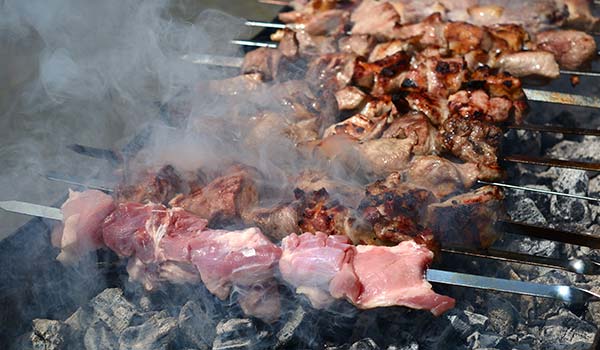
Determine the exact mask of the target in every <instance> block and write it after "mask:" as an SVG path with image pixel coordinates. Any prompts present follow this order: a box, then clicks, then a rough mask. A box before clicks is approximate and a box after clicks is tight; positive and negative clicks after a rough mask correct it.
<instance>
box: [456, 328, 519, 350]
mask: <svg viewBox="0 0 600 350" xmlns="http://www.w3.org/2000/svg"><path fill="white" fill-rule="evenodd" d="M467 343H468V344H469V349H480V350H482V349H486V348H493V349H498V350H504V349H506V350H508V349H510V348H511V346H510V343H509V342H508V341H507V340H506V339H504V338H503V337H501V336H499V335H497V334H494V333H485V332H484V333H480V332H475V333H473V334H471V335H470V336H469V337H468V338H467Z"/></svg>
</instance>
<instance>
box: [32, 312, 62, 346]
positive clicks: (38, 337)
mask: <svg viewBox="0 0 600 350" xmlns="http://www.w3.org/2000/svg"><path fill="white" fill-rule="evenodd" d="M32 323H33V332H32V333H31V338H30V339H31V344H32V345H33V349H35V350H38V349H39V350H55V349H56V350H59V349H67V348H69V346H70V344H71V330H70V328H69V326H68V325H66V324H64V323H63V322H60V321H55V320H46V319H39V318H38V319H35V320H33V322H32Z"/></svg>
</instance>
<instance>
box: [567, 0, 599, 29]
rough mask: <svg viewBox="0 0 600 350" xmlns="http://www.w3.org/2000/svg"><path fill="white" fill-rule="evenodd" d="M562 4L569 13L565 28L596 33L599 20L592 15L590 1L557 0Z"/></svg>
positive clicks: (591, 2)
mask: <svg viewBox="0 0 600 350" xmlns="http://www.w3.org/2000/svg"><path fill="white" fill-rule="evenodd" d="M557 2H558V3H561V2H562V3H564V4H565V5H566V6H567V9H568V11H569V17H568V18H567V20H566V26H567V27H569V28H575V29H580V30H585V31H597V30H598V27H599V22H600V20H599V19H598V18H597V17H594V15H593V14H592V6H594V4H593V1H591V0H558V1H557Z"/></svg>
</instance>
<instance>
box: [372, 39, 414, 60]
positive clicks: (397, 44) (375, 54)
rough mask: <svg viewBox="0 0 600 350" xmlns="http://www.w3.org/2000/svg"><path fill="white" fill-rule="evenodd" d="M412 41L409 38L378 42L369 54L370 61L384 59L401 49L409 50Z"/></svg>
mask: <svg viewBox="0 0 600 350" xmlns="http://www.w3.org/2000/svg"><path fill="white" fill-rule="evenodd" d="M410 48H411V43H410V42H409V41H407V40H391V41H386V42H383V43H380V44H377V45H376V46H375V47H374V48H373V50H371V52H370V55H369V62H375V61H379V60H382V59H384V58H386V57H388V56H391V55H393V54H395V53H397V52H400V51H408V50H409V49H410Z"/></svg>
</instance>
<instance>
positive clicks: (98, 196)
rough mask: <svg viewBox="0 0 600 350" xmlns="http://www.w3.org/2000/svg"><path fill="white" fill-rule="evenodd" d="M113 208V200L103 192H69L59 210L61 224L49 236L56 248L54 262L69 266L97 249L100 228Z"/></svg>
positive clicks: (100, 234) (99, 241)
mask: <svg viewBox="0 0 600 350" xmlns="http://www.w3.org/2000/svg"><path fill="white" fill-rule="evenodd" d="M114 208H115V204H114V201H113V199H112V198H111V197H110V196H109V195H107V194H105V193H103V192H100V191H96V190H87V191H84V192H76V191H71V190H69V198H68V199H67V201H66V202H65V203H63V205H62V206H61V208H60V209H61V212H62V214H63V222H62V224H60V225H58V226H57V227H56V228H55V229H54V230H53V232H52V243H53V245H54V246H55V247H58V248H60V254H59V255H58V257H57V260H59V261H60V262H61V263H63V264H69V263H73V262H75V261H76V260H78V259H79V258H81V257H82V256H83V255H85V254H87V253H89V252H92V251H94V250H97V249H99V248H101V247H102V246H103V243H102V231H101V230H100V224H101V222H102V220H104V218H105V217H106V216H107V215H108V214H110V213H111V212H112V211H113V210H114Z"/></svg>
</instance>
